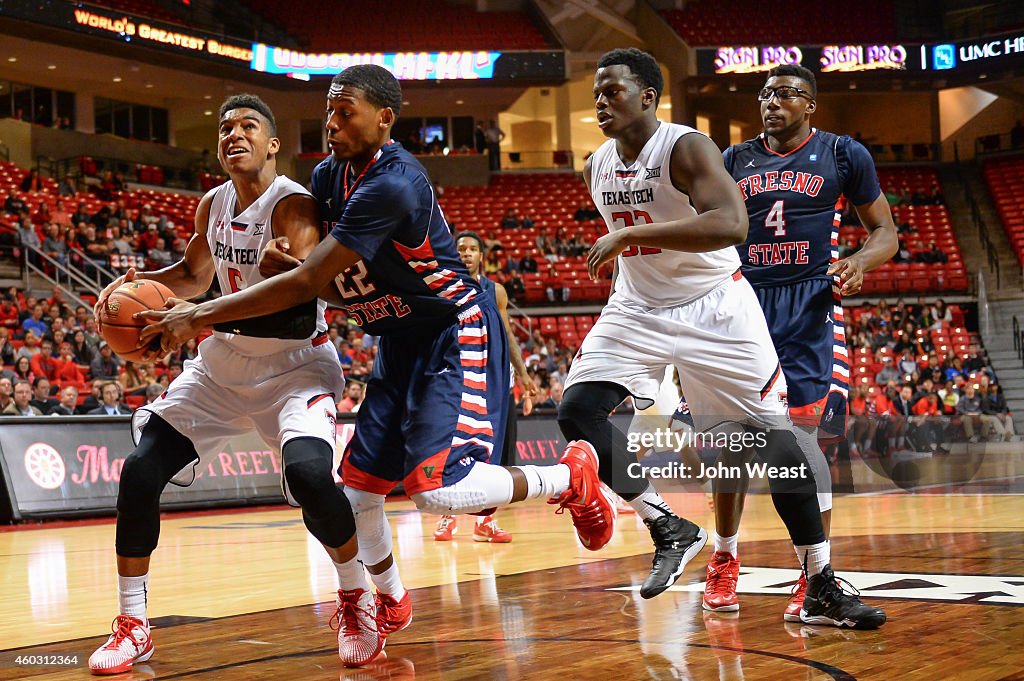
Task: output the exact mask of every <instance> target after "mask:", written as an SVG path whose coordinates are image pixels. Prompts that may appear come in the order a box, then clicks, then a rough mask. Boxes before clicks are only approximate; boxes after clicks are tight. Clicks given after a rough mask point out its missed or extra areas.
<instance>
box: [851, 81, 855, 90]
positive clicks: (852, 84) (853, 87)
mask: <svg viewBox="0 0 1024 681" xmlns="http://www.w3.org/2000/svg"><path fill="white" fill-rule="evenodd" d="M850 89H851V90H856V89H857V83H855V82H854V81H852V80H851V81H850Z"/></svg>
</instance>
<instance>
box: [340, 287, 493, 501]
mask: <svg viewBox="0 0 1024 681" xmlns="http://www.w3.org/2000/svg"><path fill="white" fill-rule="evenodd" d="M509 380H510V378H509V355H508V338H507V336H506V335H505V327H504V325H503V324H502V321H501V317H500V315H499V314H498V311H497V310H496V309H495V307H494V306H493V304H492V303H490V302H489V301H487V300H486V299H483V300H481V301H480V302H478V303H477V304H475V305H472V306H470V307H469V308H467V309H466V310H465V311H463V312H462V313H461V314H460V315H459V319H458V320H457V321H455V322H453V323H452V324H450V325H448V326H445V327H442V328H440V329H438V330H433V331H416V332H413V333H409V334H401V335H397V334H396V335H388V336H384V337H382V338H381V339H380V348H379V350H378V355H377V358H376V359H375V360H374V363H373V372H372V374H371V375H370V380H369V381H368V382H367V386H366V399H365V400H363V403H362V404H361V405H360V407H359V411H358V412H357V414H356V427H355V432H354V433H353V435H352V439H351V440H350V441H349V444H348V447H347V448H346V450H345V455H344V457H343V458H342V463H341V471H340V474H341V479H342V481H343V482H344V483H345V485H346V486H349V487H353V488H355V489H358V490H363V491H366V492H373V493H375V494H387V493H388V492H390V491H391V490H392V488H394V486H395V485H396V484H397V483H398V482H402V483H403V485H404V487H405V491H406V493H407V494H415V493H417V492H424V491H427V490H431V489H437V488H438V487H444V486H447V485H452V484H454V483H456V482H458V481H459V480H461V479H462V478H464V477H465V476H466V474H467V473H469V471H470V468H471V467H472V466H473V464H474V463H475V462H476V461H483V462H490V461H491V457H492V456H495V458H497V457H500V455H501V454H500V451H495V450H496V449H498V448H500V447H501V444H502V441H503V439H504V430H505V422H506V414H507V409H508V400H509V390H508V386H509Z"/></svg>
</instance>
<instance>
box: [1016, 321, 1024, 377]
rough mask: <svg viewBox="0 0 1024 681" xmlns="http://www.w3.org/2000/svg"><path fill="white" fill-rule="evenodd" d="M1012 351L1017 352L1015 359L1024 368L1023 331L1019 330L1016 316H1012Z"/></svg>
mask: <svg viewBox="0 0 1024 681" xmlns="http://www.w3.org/2000/svg"><path fill="white" fill-rule="evenodd" d="M1013 349H1014V350H1016V351H1017V359H1019V360H1020V361H1021V366H1024V330H1021V326H1020V322H1019V321H1017V315H1013Z"/></svg>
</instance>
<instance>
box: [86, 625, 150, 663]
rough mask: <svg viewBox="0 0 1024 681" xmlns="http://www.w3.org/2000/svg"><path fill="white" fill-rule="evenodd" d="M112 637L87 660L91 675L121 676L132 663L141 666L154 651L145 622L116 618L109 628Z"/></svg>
mask: <svg viewBox="0 0 1024 681" xmlns="http://www.w3.org/2000/svg"><path fill="white" fill-rule="evenodd" d="M111 629H112V630H113V632H114V633H113V634H111V635H110V638H108V639H107V642H106V643H104V644H103V645H102V646H100V648H99V649H98V650H97V651H96V652H94V653H93V654H92V655H91V656H90V657H89V670H90V671H92V673H93V674H103V675H105V674H123V673H124V672H127V671H131V668H132V665H133V664H134V663H136V662H145V661H146V660H148V659H149V658H151V657H153V652H154V651H155V650H156V649H155V647H154V646H153V636H152V632H151V631H150V628H149V622H143V621H142V620H140V619H137V618H135V617H129V616H128V615H118V616H117V617H115V618H114V623H113V624H112V625H111Z"/></svg>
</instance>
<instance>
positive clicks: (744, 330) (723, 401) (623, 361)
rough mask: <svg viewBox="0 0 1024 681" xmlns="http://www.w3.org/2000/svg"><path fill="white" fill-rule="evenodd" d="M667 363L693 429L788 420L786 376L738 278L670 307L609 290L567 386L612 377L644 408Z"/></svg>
mask: <svg viewBox="0 0 1024 681" xmlns="http://www.w3.org/2000/svg"><path fill="white" fill-rule="evenodd" d="M667 366H674V367H675V368H676V370H677V371H678V372H679V381H680V384H681V385H682V388H683V394H684V395H685V396H686V402H687V404H688V405H689V407H690V411H691V413H692V414H693V417H694V423H695V426H696V428H697V430H699V431H704V430H708V429H710V428H713V427H714V426H716V425H718V424H720V423H730V422H731V423H746V424H750V425H757V426H769V427H780V424H784V426H785V427H788V425H789V415H788V411H787V405H786V379H785V377H784V376H783V375H782V369H781V367H780V365H779V358H778V356H777V355H776V353H775V346H774V345H773V343H772V339H771V336H770V335H769V333H768V324H767V323H766V322H765V319H764V313H763V312H762V311H761V306H760V305H759V304H758V302H757V296H756V295H755V294H754V290H753V289H752V288H751V287H750V284H749V283H748V282H747V281H746V279H743V278H742V277H739V276H733V277H730V278H729V279H726V280H725V281H723V282H722V283H721V284H719V285H718V286H716V287H715V288H713V289H712V290H711V291H709V292H708V293H707V294H705V295H704V296H702V297H700V298H698V299H696V300H693V301H690V302H688V303H685V304H683V305H679V306H676V307H665V308H650V307H645V306H642V305H639V304H637V303H635V302H632V301H629V300H625V299H623V298H622V297H617V296H612V298H611V300H609V301H608V304H607V305H606V306H605V308H604V310H603V311H602V312H601V316H600V317H599V318H598V320H597V322H596V323H595V324H594V327H593V328H592V329H590V332H589V333H588V334H587V336H586V338H584V340H583V344H582V346H581V347H580V351H579V354H577V356H576V359H574V360H573V363H572V366H571V367H570V368H569V376H568V378H567V379H566V384H565V387H566V389H568V388H569V387H570V386H572V385H573V384H576V383H585V382H588V381H608V382H611V383H617V384H618V385H621V386H623V387H624V388H626V390H628V391H629V392H630V393H631V394H632V395H633V398H634V401H635V402H636V406H637V408H638V409H644V408H647V407H648V406H649V405H650V404H653V403H654V401H655V400H656V398H657V395H658V391H659V389H660V385H661V383H662V380H663V378H664V376H665V368H666V367H667ZM670 415H671V414H670V413H669V414H666V417H668V416H670Z"/></svg>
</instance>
